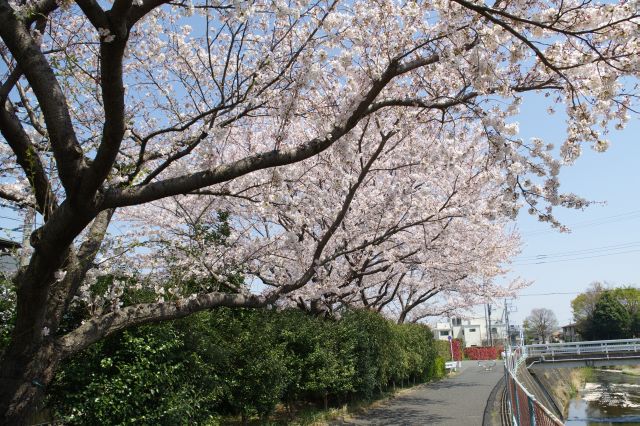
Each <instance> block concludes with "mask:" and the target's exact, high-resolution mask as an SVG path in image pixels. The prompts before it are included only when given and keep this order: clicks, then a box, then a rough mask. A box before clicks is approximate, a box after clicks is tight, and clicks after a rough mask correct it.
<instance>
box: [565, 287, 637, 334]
mask: <svg viewBox="0 0 640 426" xmlns="http://www.w3.org/2000/svg"><path fill="white" fill-rule="evenodd" d="M571 305H572V307H573V308H574V315H576V309H578V312H579V313H580V315H578V316H576V320H577V322H576V325H577V328H578V332H579V333H580V334H581V335H582V337H583V338H585V339H586V340H600V339H623V338H630V337H634V336H638V335H640V319H639V316H640V289H637V288H634V287H621V288H614V289H610V290H606V289H600V290H599V291H597V292H595V291H590V292H587V293H583V294H580V295H578V297H576V298H575V299H574V300H573V301H572V302H571Z"/></svg>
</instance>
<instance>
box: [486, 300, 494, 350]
mask: <svg viewBox="0 0 640 426" xmlns="http://www.w3.org/2000/svg"><path fill="white" fill-rule="evenodd" d="M487 313H488V315H487V316H488V318H489V329H488V333H489V346H493V335H492V333H491V303H487Z"/></svg>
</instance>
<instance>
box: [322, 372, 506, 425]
mask: <svg viewBox="0 0 640 426" xmlns="http://www.w3.org/2000/svg"><path fill="white" fill-rule="evenodd" d="M503 374H504V370H503V368H502V362H501V361H496V365H495V367H494V368H493V369H492V370H491V371H486V370H485V369H484V368H483V367H479V366H478V362H477V361H463V362H462V368H461V369H460V370H459V372H458V373H457V374H455V375H453V376H452V377H448V378H446V379H444V380H441V381H439V382H435V383H429V384H426V385H421V386H417V387H415V388H414V389H412V390H410V391H407V392H404V393H402V394H401V395H400V396H397V397H395V398H393V399H391V400H389V401H387V402H386V403H384V404H383V405H381V406H379V407H376V408H372V409H370V410H368V411H367V412H366V413H365V414H363V415H361V416H358V417H357V418H353V419H349V420H348V421H345V420H342V421H340V422H337V423H334V424H335V425H447V426H482V417H483V414H484V408H485V406H486V404H487V399H488V398H489V394H490V393H491V390H492V389H493V388H494V387H495V385H496V384H497V383H498V381H499V380H500V378H501V377H502V376H503Z"/></svg>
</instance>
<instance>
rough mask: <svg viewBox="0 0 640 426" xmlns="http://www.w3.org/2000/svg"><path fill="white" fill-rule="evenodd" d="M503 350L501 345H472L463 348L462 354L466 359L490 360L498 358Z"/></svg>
mask: <svg viewBox="0 0 640 426" xmlns="http://www.w3.org/2000/svg"><path fill="white" fill-rule="evenodd" d="M503 350H504V348H503V347H502V346H472V347H470V348H465V350H464V355H465V357H466V358H467V359H473V360H491V359H498V358H500V354H501V353H502V351H503Z"/></svg>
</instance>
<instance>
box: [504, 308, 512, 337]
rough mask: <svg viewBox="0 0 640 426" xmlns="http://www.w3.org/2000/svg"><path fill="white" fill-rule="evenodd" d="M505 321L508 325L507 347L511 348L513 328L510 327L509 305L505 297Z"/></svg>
mask: <svg viewBox="0 0 640 426" xmlns="http://www.w3.org/2000/svg"><path fill="white" fill-rule="evenodd" d="M504 322H505V324H506V325H507V348H509V350H511V328H510V327H509V306H508V305H507V299H504Z"/></svg>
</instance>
